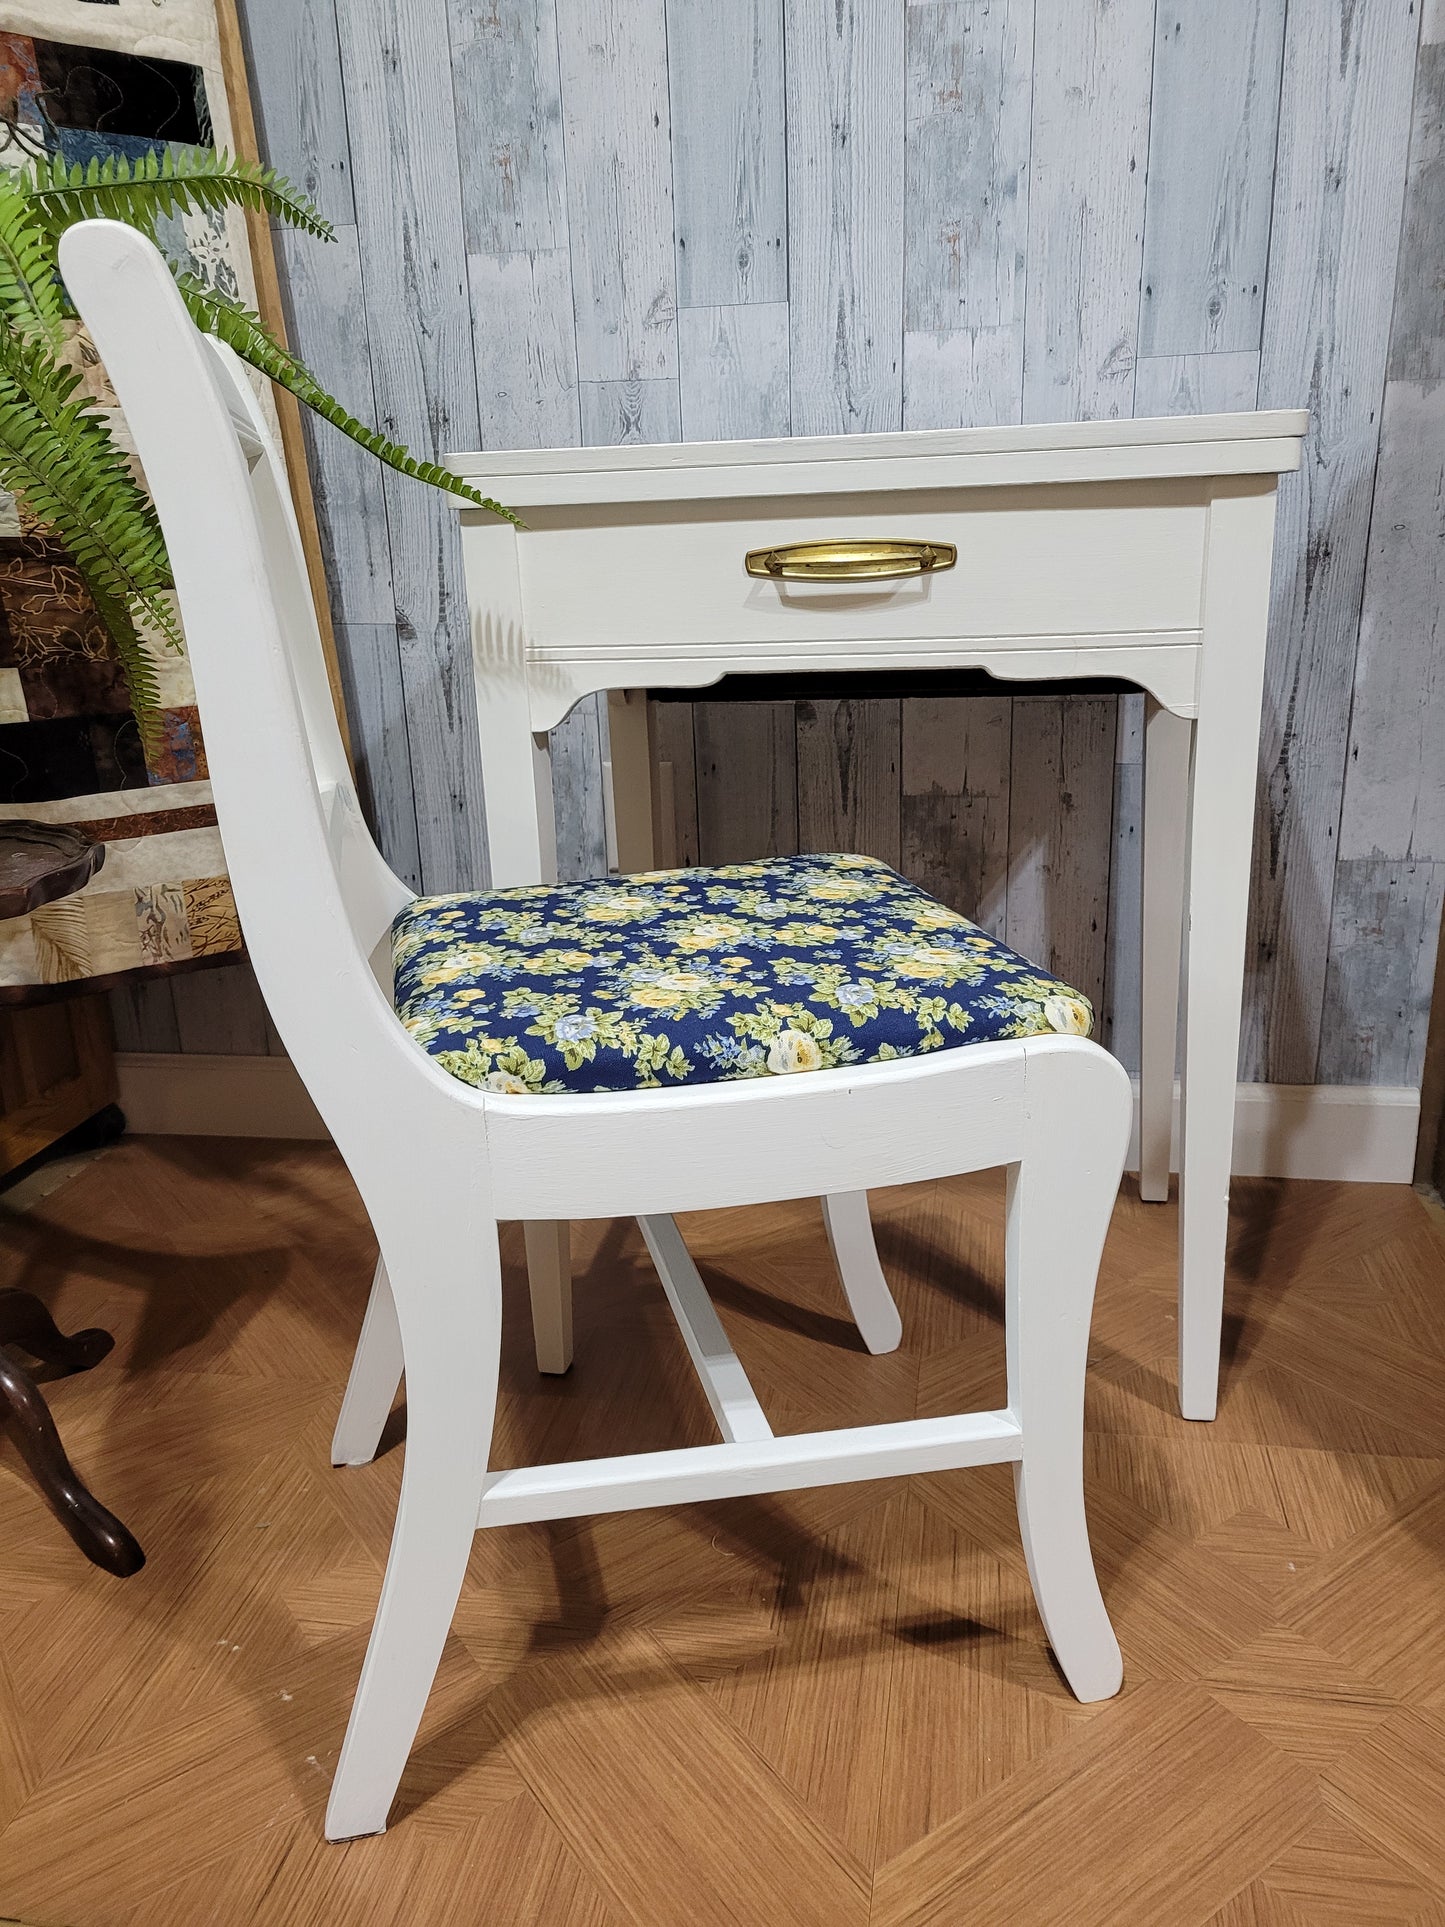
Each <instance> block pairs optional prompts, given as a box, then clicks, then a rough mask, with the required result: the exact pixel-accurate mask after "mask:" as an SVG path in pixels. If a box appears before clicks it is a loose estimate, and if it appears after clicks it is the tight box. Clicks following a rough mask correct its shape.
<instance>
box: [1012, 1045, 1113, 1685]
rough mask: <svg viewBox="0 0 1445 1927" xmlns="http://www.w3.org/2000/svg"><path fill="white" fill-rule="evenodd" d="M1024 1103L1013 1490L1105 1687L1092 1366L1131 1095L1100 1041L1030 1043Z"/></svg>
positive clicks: (1071, 1651) (1016, 1249)
mask: <svg viewBox="0 0 1445 1927" xmlns="http://www.w3.org/2000/svg"><path fill="white" fill-rule="evenodd" d="M1028 1103H1029V1122H1028V1133H1027V1138H1026V1141H1025V1151H1024V1156H1023V1159H1022V1161H1021V1162H1020V1163H1018V1164H1015V1165H1013V1166H1011V1167H1010V1169H1009V1176H1008V1236H1007V1253H1008V1255H1007V1331H1008V1377H1009V1405H1010V1407H1011V1408H1012V1409H1013V1411H1014V1412H1015V1414H1016V1415H1017V1417H1018V1419H1019V1422H1020V1424H1021V1425H1022V1427H1023V1458H1022V1460H1021V1461H1020V1463H1019V1464H1018V1465H1016V1466H1015V1468H1014V1491H1015V1496H1016V1498H1017V1501H1018V1513H1019V1528H1020V1530H1021V1532H1022V1534H1023V1542H1024V1554H1025V1557H1026V1558H1027V1560H1028V1568H1029V1578H1030V1580H1031V1581H1032V1584H1033V1589H1034V1598H1035V1600H1036V1601H1037V1603H1038V1609H1039V1616H1040V1618H1041V1619H1042V1620H1043V1622H1044V1630H1045V1632H1046V1633H1047V1634H1048V1638H1049V1644H1050V1645H1051V1646H1052V1647H1053V1649H1054V1656H1055V1658H1056V1659H1057V1660H1058V1662H1059V1665H1060V1667H1061V1668H1062V1669H1063V1673H1064V1677H1065V1678H1066V1679H1067V1680H1068V1682H1069V1685H1070V1686H1071V1687H1072V1688H1073V1690H1074V1692H1075V1694H1076V1695H1077V1697H1078V1698H1079V1699H1081V1700H1100V1699H1108V1698H1110V1697H1111V1695H1113V1694H1114V1693H1117V1692H1118V1690H1119V1687H1120V1684H1121V1683H1122V1681H1123V1677H1124V1665H1123V1661H1122V1659H1121V1658H1120V1656H1119V1642H1118V1641H1117V1640H1116V1639H1115V1637H1114V1629H1113V1627H1112V1626H1111V1625H1110V1623H1109V1615H1108V1612H1107V1611H1106V1609H1105V1606H1104V1601H1103V1598H1102V1596H1101V1594H1100V1592H1099V1582H1098V1578H1097V1576H1096V1575H1095V1572H1094V1559H1093V1554H1092V1552H1091V1551H1090V1549H1089V1531H1088V1525H1087V1523H1086V1521H1085V1517H1084V1368H1085V1364H1086V1361H1087V1356H1088V1344H1089V1319H1090V1315H1091V1313H1092V1311H1093V1304H1094V1284H1095V1279H1096V1276H1097V1273H1098V1266H1099V1257H1100V1253H1101V1252H1102V1250H1103V1246H1104V1237H1105V1234H1106V1232H1107V1231H1108V1228H1109V1217H1110V1214H1111V1212H1112V1211H1113V1208H1114V1201H1115V1199H1116V1198H1117V1197H1118V1194H1119V1179H1120V1177H1121V1175H1122V1173H1123V1168H1124V1154H1125V1151H1126V1149H1127V1147H1128V1141H1129V1125H1130V1113H1131V1110H1132V1100H1131V1097H1130V1092H1129V1081H1128V1078H1127V1077H1126V1076H1125V1074H1124V1072H1123V1070H1122V1069H1121V1068H1120V1066H1119V1065H1118V1064H1117V1063H1115V1062H1114V1060H1113V1059H1112V1058H1110V1057H1106V1056H1105V1055H1104V1053H1103V1052H1102V1051H1099V1052H1098V1053H1096V1054H1095V1053H1091V1054H1090V1055H1088V1056H1083V1055H1081V1054H1077V1053H1071V1054H1069V1055H1068V1056H1049V1055H1045V1054H1043V1053H1040V1054H1039V1056H1038V1057H1037V1058H1035V1057H1033V1056H1032V1055H1031V1056H1030V1060H1029V1067H1028Z"/></svg>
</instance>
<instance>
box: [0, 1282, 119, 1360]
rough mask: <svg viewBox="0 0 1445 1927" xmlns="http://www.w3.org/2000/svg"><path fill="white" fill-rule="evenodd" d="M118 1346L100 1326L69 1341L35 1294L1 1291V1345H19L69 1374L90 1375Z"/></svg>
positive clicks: (15, 1290) (80, 1333) (13, 1290)
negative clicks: (93, 1368)
mask: <svg viewBox="0 0 1445 1927" xmlns="http://www.w3.org/2000/svg"><path fill="white" fill-rule="evenodd" d="M114 1344H115V1340H114V1339H113V1338H112V1337H111V1335H110V1333H109V1332H107V1331H101V1330H100V1329H99V1327H97V1326H92V1327H91V1328H90V1329H89V1330H88V1331H82V1332H75V1333H73V1334H71V1335H70V1336H69V1337H67V1336H66V1334H65V1333H64V1332H63V1331H61V1329H60V1327H59V1326H58V1325H57V1324H56V1322H55V1320H54V1319H53V1318H52V1317H51V1316H50V1313H49V1312H48V1311H47V1310H46V1309H45V1307H44V1305H42V1304H41V1302H40V1300H39V1299H38V1298H37V1297H36V1296H35V1294H34V1292H30V1291H20V1290H18V1289H17V1288H15V1287H13V1286H12V1287H10V1288H9V1289H8V1290H5V1291H0V1345H18V1346H19V1348H20V1350H21V1351H23V1352H29V1354H30V1356H31V1357H32V1358H38V1359H39V1360H40V1361H41V1363H42V1364H45V1365H59V1366H60V1367H61V1368H62V1369H63V1370H65V1371H67V1372H88V1371H89V1370H90V1368H91V1366H92V1365H98V1364H99V1363H100V1361H101V1359H103V1358H104V1357H105V1356H106V1355H107V1354H108V1353H109V1351H110V1350H111V1348H112V1346H113V1345H114Z"/></svg>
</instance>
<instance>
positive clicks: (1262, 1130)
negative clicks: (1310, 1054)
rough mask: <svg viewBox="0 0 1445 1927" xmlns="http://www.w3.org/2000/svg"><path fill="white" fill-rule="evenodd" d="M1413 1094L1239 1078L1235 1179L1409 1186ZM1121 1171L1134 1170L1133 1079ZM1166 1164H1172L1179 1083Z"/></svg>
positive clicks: (1416, 1111)
mask: <svg viewBox="0 0 1445 1927" xmlns="http://www.w3.org/2000/svg"><path fill="white" fill-rule="evenodd" d="M1419 1128H1420V1093H1419V1091H1418V1090H1416V1089H1415V1088H1414V1087H1413V1086H1409V1085H1396V1084H1240V1085H1238V1086H1237V1087H1236V1089H1235V1095H1234V1159H1233V1168H1234V1175H1235V1176H1236V1177H1237V1178H1332V1179H1334V1180H1335V1181H1337V1182H1345V1183H1353V1184H1409V1183H1411V1182H1412V1180H1413V1178H1414V1175H1415V1138H1416V1135H1417V1134H1418V1132H1419ZM1128 1165H1129V1169H1130V1170H1131V1171H1136V1170H1137V1169H1138V1168H1139V1080H1138V1079H1137V1078H1135V1079H1134V1132H1133V1135H1132V1137H1131V1138H1130V1140H1129V1159H1128ZM1169 1168H1170V1170H1171V1171H1177V1170H1178V1169H1179V1085H1178V1082H1177V1081H1176V1083H1175V1085H1174V1124H1173V1135H1172V1138H1171V1144H1170V1157H1169Z"/></svg>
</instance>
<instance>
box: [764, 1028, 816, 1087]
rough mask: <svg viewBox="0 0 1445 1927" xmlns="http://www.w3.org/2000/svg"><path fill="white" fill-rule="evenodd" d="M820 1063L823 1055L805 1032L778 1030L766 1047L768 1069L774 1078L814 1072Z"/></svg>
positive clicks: (814, 1039) (814, 1041) (813, 1040)
mask: <svg viewBox="0 0 1445 1927" xmlns="http://www.w3.org/2000/svg"><path fill="white" fill-rule="evenodd" d="M822 1062H823V1053H822V1051H820V1050H819V1048H818V1043H817V1039H816V1038H813V1037H810V1036H809V1035H808V1033H807V1032H806V1031H805V1030H780V1031H779V1032H778V1034H777V1036H776V1037H775V1038H774V1039H773V1041H772V1043H771V1044H769V1046H768V1069H769V1070H770V1071H772V1072H773V1074H774V1076H779V1077H783V1076H787V1075H788V1074H789V1073H790V1072H792V1071H816V1070H818V1069H820V1068H821V1066H822Z"/></svg>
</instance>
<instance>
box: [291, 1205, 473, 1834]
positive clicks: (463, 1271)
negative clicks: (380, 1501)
mask: <svg viewBox="0 0 1445 1927" xmlns="http://www.w3.org/2000/svg"><path fill="white" fill-rule="evenodd" d="M449 1242H450V1243H451V1246H452V1248H451V1249H450V1250H448V1251H446V1252H445V1254H444V1255H445V1259H446V1263H447V1268H448V1269H450V1270H451V1271H452V1273H453V1277H452V1279H450V1280H449V1279H446V1278H439V1277H436V1276H434V1275H431V1273H432V1272H433V1270H434V1269H435V1267H434V1266H429V1265H427V1264H426V1262H425V1259H424V1258H422V1257H420V1256H414V1255H412V1254H407V1255H406V1256H405V1257H402V1256H401V1255H400V1254H397V1253H392V1254H391V1256H390V1258H389V1260H388V1270H389V1272H390V1274H391V1276H392V1277H393V1278H401V1279H402V1281H403V1289H402V1291H401V1292H400V1294H399V1310H400V1312H401V1330H402V1339H403V1343H404V1346H405V1350H406V1389H407V1438H406V1465H405V1469H404V1471H403V1473H402V1482H401V1502H400V1504H399V1505H398V1507H397V1513H396V1527H395V1530H394V1531H393V1533H392V1540H391V1552H390V1555H389V1556H388V1558H387V1562H386V1578H385V1579H384V1581H383V1582H382V1588H381V1602H380V1604H379V1605H378V1607H377V1610H376V1622H375V1624H374V1625H373V1627H372V1629H371V1641H370V1644H369V1645H368V1646H367V1649H366V1660H365V1663H364V1664H363V1666H362V1669H361V1682H360V1684H359V1685H358V1687H357V1689H356V1699H355V1701H354V1702H353V1704H352V1708H351V1718H350V1721H349V1722H348V1724H347V1728H346V1738H345V1740H344V1741H343V1743H342V1747H341V1758H340V1760H339V1761H338V1762H337V1767H336V1778H335V1780H334V1781H333V1782H332V1787H331V1798H330V1801H329V1803H328V1805H327V1809H326V1837H327V1839H328V1840H349V1839H352V1838H353V1837H354V1836H355V1835H357V1834H363V1833H380V1832H381V1831H382V1830H383V1829H384V1828H385V1826H386V1817H387V1813H388V1812H389V1810H390V1807H391V1803H392V1801H393V1799H394V1798H395V1797H396V1789H397V1786H398V1785H399V1783H400V1781H401V1776H402V1772H403V1769H404V1768H405V1766H406V1761H407V1755H408V1754H409V1753H410V1751H411V1746H412V1742H413V1740H415V1738H416V1732H417V1728H418V1726H420V1724H421V1716H422V1712H423V1710H424V1708H425V1706H426V1701H427V1694H428V1693H429V1692H430V1691H431V1684H432V1680H433V1679H434V1678H435V1676H436V1669H437V1666H438V1663H439V1662H440V1660H441V1654H442V1647H443V1646H444V1645H445V1643H446V1637H447V1633H448V1631H449V1629H450V1627H451V1623H452V1615H453V1613H454V1612H455V1610H456V1603H457V1598H458V1595H459V1594H460V1592H461V1588H462V1580H463V1578H464V1577H465V1575H466V1570H467V1558H468V1555H469V1554H470V1552H471V1547H472V1538H473V1536H474V1534H475V1532H476V1529H477V1514H478V1511H479V1509H480V1506H481V1500H482V1487H483V1484H484V1481H485V1479H486V1472H487V1453H488V1450H489V1448H490V1445H491V1437H492V1417H493V1413H494V1411H495V1409H496V1400H497V1369H498V1359H499V1352H500V1338H501V1325H500V1320H499V1316H498V1309H497V1308H498V1307H499V1306H500V1303H501V1271H500V1260H499V1257H498V1253H497V1246H496V1237H495V1231H493V1234H492V1237H491V1240H490V1250H488V1251H485V1252H483V1253H478V1251H477V1249H476V1243H477V1240H476V1239H475V1237H473V1236H471V1235H468V1236H465V1237H463V1236H460V1235H458V1236H455V1237H454V1238H453V1239H452V1240H450V1241H449ZM431 1243H432V1248H433V1253H435V1250H436V1245H437V1240H436V1239H435V1237H433V1239H432V1240H431ZM479 1257H480V1259H481V1262H482V1263H484V1264H485V1265H486V1266H487V1267H488V1268H489V1269H490V1270H491V1272H492V1274H493V1275H492V1277H491V1278H490V1279H486V1280H483V1281H481V1283H480V1284H479V1285H478V1286H477V1288H476V1289H471V1288H470V1287H471V1286H472V1284H473V1281H475V1279H476V1270H477V1264H478V1259H479ZM403 1263H409V1264H413V1265H415V1266H416V1268H417V1274H418V1275H417V1276H415V1277H414V1278H410V1279H406V1278H404V1276H403V1274H402V1272H401V1265H402V1264H403ZM457 1279H462V1280H465V1281H466V1284H467V1286H468V1287H469V1288H468V1289H466V1290H462V1291H458V1290H457V1289H455V1280H457ZM448 1286H451V1287H452V1288H451V1289H448ZM408 1287H409V1289H408Z"/></svg>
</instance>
